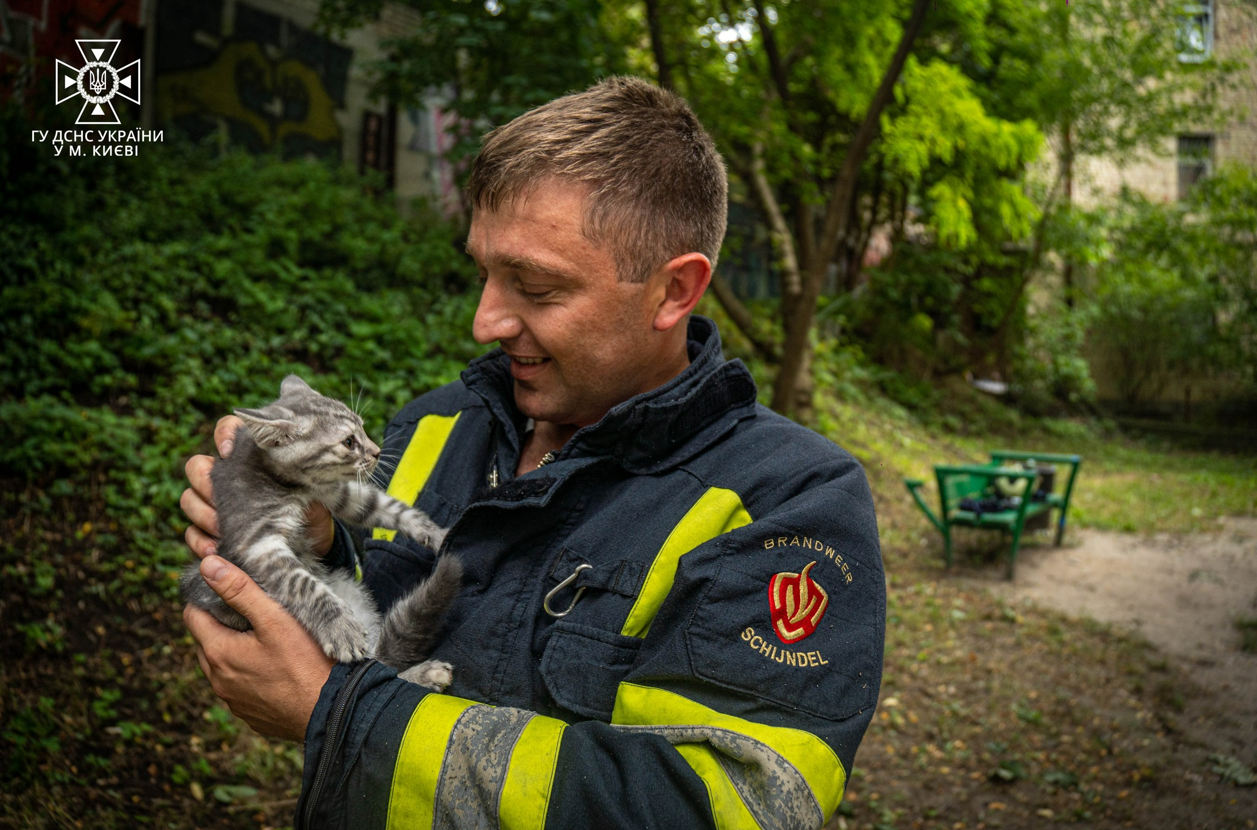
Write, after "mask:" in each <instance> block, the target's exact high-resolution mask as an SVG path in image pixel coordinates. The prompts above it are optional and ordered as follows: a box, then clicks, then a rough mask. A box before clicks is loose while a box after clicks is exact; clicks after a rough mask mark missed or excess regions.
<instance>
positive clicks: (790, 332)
mask: <svg viewBox="0 0 1257 830" xmlns="http://www.w3.org/2000/svg"><path fill="white" fill-rule="evenodd" d="M931 2H933V0H916V2H915V3H914V4H913V7H912V15H911V16H910V17H909V18H908V22H907V24H905V26H904V30H903V36H902V37H901V38H900V39H899V46H898V47H897V48H896V49H895V55H894V57H892V58H891V61H890V65H889V66H887V67H886V73H885V74H884V75H883V76H882V81H881V84H879V85H878V88H877V92H875V93H874V94H873V100H872V101H870V102H869V108H868V111H867V112H865V114H864V120H863V121H861V122H860V126H859V128H858V129H857V130H856V133H855V136H854V137H853V138H852V140H851V146H850V147H848V148H847V155H846V158H844V159H843V162H842V168H841V170H839V172H838V178H837V181H835V183H834V190H833V195H832V196H831V197H830V199H829V204H828V205H827V206H826V209H825V224H824V230H823V232H822V236H821V239H820V240H819V243H818V244H817V245H816V246H815V248H816V249H815V251H814V252H813V254H812V256H810V257H809V258H808V259H809V261H808V262H807V264H806V266H805V269H804V274H803V290H802V293H801V294H800V295H799V297H798V300H797V302H795V303H792V304H791V305H792V306H793V307H792V308H787V307H786V304H785V302H784V298H783V303H782V311H783V317H782V323H783V324H784V328H785V334H786V341H785V344H784V345H783V347H782V350H781V367H780V368H779V369H778V371H777V378H776V381H775V382H774V383H773V398H772V408H773V409H775V410H776V411H777V412H780V413H781V414H782V415H787V416H788V415H790V413H791V412H793V411H795V410H796V404H797V398H798V394H797V392H798V389H799V386H800V379H801V376H802V373H803V369H804V367H805V366H806V365H807V363H808V361H807V360H806V354H807V352H808V351H809V350H810V345H811V344H810V342H809V334H810V333H811V329H812V320H813V318H815V316H816V301H817V299H819V298H820V293H821V288H822V287H823V286H824V284H825V273H826V271H827V270H828V268H829V263H831V262H833V260H834V256H835V255H836V254H837V253H838V246H839V245H840V244H841V243H842V242H843V240H844V239H845V237H846V234H847V222H848V217H849V216H850V214H851V203H852V200H853V199H854V198H855V196H856V180H857V179H858V177H859V175H860V167H861V166H862V165H863V164H864V157H865V155H866V154H867V153H868V149H869V147H870V146H871V145H872V143H873V141H874V140H875V139H876V138H877V134H878V131H879V124H880V121H881V116H882V111H883V110H884V109H886V105H887V104H889V103H890V99H891V93H892V92H893V90H894V87H895V82H896V81H898V80H899V74H900V73H901V72H902V71H903V66H904V63H905V62H906V61H907V60H908V52H909V51H910V50H911V49H912V43H913V41H915V40H916V37H917V34H918V33H919V32H920V31H921V26H922V24H924V22H925V15H926V13H927V12H928V11H929V8H930V4H931Z"/></svg>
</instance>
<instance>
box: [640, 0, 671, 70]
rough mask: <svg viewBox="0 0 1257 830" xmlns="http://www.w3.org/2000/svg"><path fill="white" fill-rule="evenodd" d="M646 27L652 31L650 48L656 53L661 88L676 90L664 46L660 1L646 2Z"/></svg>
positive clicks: (650, 0) (656, 65)
mask: <svg viewBox="0 0 1257 830" xmlns="http://www.w3.org/2000/svg"><path fill="white" fill-rule="evenodd" d="M646 25H647V26H648V27H649V29H650V48H651V50H652V51H653V52H654V53H655V69H656V71H657V72H658V73H659V86H661V87H663V88H664V89H667V90H675V89H676V87H674V86H673V84H672V64H671V63H670V62H669V61H668V54H667V52H666V51H664V45H663V43H664V42H663V21H662V20H661V19H660V17H659V0H646Z"/></svg>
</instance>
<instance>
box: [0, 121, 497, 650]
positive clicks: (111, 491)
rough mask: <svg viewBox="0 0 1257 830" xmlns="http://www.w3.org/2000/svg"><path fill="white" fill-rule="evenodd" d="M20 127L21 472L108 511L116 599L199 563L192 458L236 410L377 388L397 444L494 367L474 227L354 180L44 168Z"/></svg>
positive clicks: (161, 155)
mask: <svg viewBox="0 0 1257 830" xmlns="http://www.w3.org/2000/svg"><path fill="white" fill-rule="evenodd" d="M0 128H3V132H2V133H0V146H3V147H5V148H6V150H5V152H4V154H3V155H0V160H3V161H7V162H8V163H9V164H10V165H11V166H10V167H9V168H7V169H5V170H3V172H2V173H0V179H3V181H4V182H5V185H4V187H5V190H6V193H7V195H8V198H6V200H5V202H4V203H3V205H2V206H0V214H2V216H0V219H2V220H3V221H2V222H0V284H2V285H3V288H2V289H0V419H3V422H4V423H5V426H6V432H7V435H6V441H5V442H3V444H2V445H0V477H3V478H7V479H10V480H19V481H25V482H27V483H29V484H32V485H35V489H34V490H33V491H32V492H33V493H34V494H35V499H36V500H35V502H33V503H31V504H29V505H28V507H29V508H31V509H40V508H41V506H42V509H47V508H48V507H49V506H50V502H49V501H48V500H49V499H50V498H55V497H58V496H60V497H80V498H81V497H84V496H89V495H91V496H95V497H98V498H100V499H101V500H102V501H103V502H104V505H105V508H106V511H107V514H108V515H109V517H110V518H111V519H112V520H114V521H116V522H117V524H118V525H120V530H119V535H120V537H121V540H124V541H125V544H120V543H119V539H118V538H117V537H116V536H115V535H114V534H112V533H110V534H103V533H102V534H100V535H99V537H97V539H96V542H97V544H98V546H99V547H100V548H102V549H104V550H106V551H107V552H108V551H109V550H110V548H114V550H116V551H117V552H108V553H107V555H106V557H105V558H104V559H103V560H102V561H101V562H100V564H99V568H100V570H101V571H103V572H106V573H111V574H112V575H113V578H114V586H115V587H122V588H124V589H126V590H132V591H138V592H142V593H147V592H149V591H150V590H151V589H152V583H153V581H154V577H155V576H156V575H157V574H159V573H162V572H165V571H169V570H172V569H173V567H174V564H175V563H177V562H181V561H182V560H183V558H184V556H185V555H186V554H185V553H184V552H183V551H182V550H181V545H180V544H179V538H180V530H181V528H182V519H181V517H180V514H179V513H178V511H177V501H178V497H179V493H180V492H181V490H182V489H183V487H184V484H183V476H182V468H183V463H184V461H185V460H186V459H187V457H188V456H189V455H191V454H193V453H194V452H196V451H198V450H203V449H205V448H206V446H207V441H206V439H207V437H208V435H209V434H210V432H211V430H212V425H213V422H214V420H215V419H217V418H218V417H221V416H222V415H225V414H227V413H228V412H230V411H231V409H232V408H233V407H236V406H241V405H255V404H259V403H261V402H263V401H265V400H268V399H272V398H274V396H275V395H276V394H277V390H278V388H279V381H280V380H281V379H282V378H283V376H284V375H285V374H288V373H289V372H297V373H299V374H302V375H304V376H305V377H306V378H307V379H310V380H311V381H312V382H313V385H314V386H315V387H316V388H318V389H319V390H320V391H323V392H325V393H327V394H329V395H333V396H335V397H339V398H341V399H344V400H348V399H349V398H350V395H351V394H353V395H354V396H357V395H358V394H359V388H360V387H363V386H365V387H366V388H367V390H368V396H369V398H370V399H371V400H372V402H373V403H374V406H372V407H371V408H370V409H368V411H367V412H366V414H365V417H366V420H367V424H368V429H369V430H370V431H372V432H373V433H374V434H376V435H377V436H378V435H379V434H380V431H381V426H382V423H383V420H384V418H385V417H387V416H388V415H391V414H392V413H393V412H395V411H396V410H397V409H398V408H399V407H400V406H401V405H402V404H403V403H404V402H405V401H407V400H409V399H410V398H411V397H413V396H414V395H416V394H418V393H421V392H423V391H425V390H427V389H430V388H433V387H435V386H438V385H440V384H442V383H445V382H448V381H449V380H452V379H453V378H455V377H457V374H458V372H459V371H460V369H461V368H462V367H463V366H465V365H466V361H467V360H468V359H469V358H470V357H472V356H474V355H475V354H476V353H478V352H479V351H480V349H479V347H477V346H476V345H475V344H474V343H472V342H471V341H470V338H469V336H468V333H469V331H470V320H471V315H472V313H473V311H474V306H475V296H474V292H470V291H469V290H468V288H469V286H470V284H471V280H470V277H471V272H470V269H469V268H468V265H467V263H466V258H465V256H464V255H463V254H462V253H461V252H460V251H459V250H458V246H457V244H456V242H457V240H456V236H457V234H456V231H455V229H454V228H452V227H451V226H450V225H449V224H448V223H446V222H445V221H443V220H441V219H440V218H438V217H436V216H434V215H431V214H428V213H426V212H424V211H423V209H422V208H421V207H420V208H419V212H418V216H417V217H416V219H415V220H414V221H407V220H405V219H403V218H402V217H401V216H400V215H399V214H398V212H397V211H396V209H395V208H394V207H393V205H392V204H391V202H389V201H386V200H383V199H378V198H374V197H373V196H372V195H371V193H370V190H369V189H368V188H367V187H366V186H364V185H365V184H366V183H364V182H362V181H360V180H359V179H357V178H356V177H355V176H353V175H352V174H349V173H346V172H344V171H343V170H341V169H338V168H333V167H328V166H325V165H323V164H318V163H313V162H304V161H294V162H281V161H279V160H277V159H275V158H271V157H261V158H251V157H248V156H244V155H228V156H225V157H222V158H212V157H210V156H209V155H207V154H205V153H203V152H200V151H197V150H194V149H191V148H185V147H173V148H169V149H167V150H166V151H164V152H153V153H151V154H149V155H148V156H146V158H144V159H141V160H135V161H131V162H124V161H122V160H119V161H118V163H117V164H116V165H115V166H107V165H96V166H92V167H90V168H89V167H87V166H84V167H83V168H82V169H81V170H71V169H65V168H63V167H61V166H60V165H59V164H57V163H56V162H54V161H51V160H41V159H40V158H38V157H35V158H25V157H24V156H23V152H24V151H23V149H22V148H23V146H24V145H26V144H29V141H28V139H27V136H26V134H25V133H24V132H23V131H22V128H21V122H20V121H19V120H18V118H17V116H16V114H14V113H13V112H11V111H6V112H5V113H4V114H3V117H2V118H0ZM50 485H51V486H50ZM122 550H125V557H124V556H122V555H121V551H122ZM6 558H7V557H6ZM39 576H40V575H39V574H38V573H37V574H36V578H37V580H38V579H39ZM38 584H39V583H38V581H37V586H38ZM165 585H166V588H167V590H168V591H170V592H173V591H174V582H173V580H169V581H166V582H165ZM49 587H51V586H49ZM28 636H29V632H28Z"/></svg>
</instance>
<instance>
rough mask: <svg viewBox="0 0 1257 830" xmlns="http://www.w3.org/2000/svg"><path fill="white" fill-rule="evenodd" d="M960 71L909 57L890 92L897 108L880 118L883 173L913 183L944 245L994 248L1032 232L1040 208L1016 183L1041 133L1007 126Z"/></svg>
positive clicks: (1025, 125)
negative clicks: (896, 83) (980, 97)
mask: <svg viewBox="0 0 1257 830" xmlns="http://www.w3.org/2000/svg"><path fill="white" fill-rule="evenodd" d="M975 86H976V84H975V83H974V82H973V80H971V79H970V78H968V77H966V76H965V75H964V74H963V73H962V71H961V70H960V68H959V67H956V66H953V65H950V64H947V63H943V62H942V61H937V60H936V61H933V62H930V63H928V64H922V63H920V62H918V61H917V60H916V59H915V58H911V57H910V58H909V60H908V64H907V66H905V67H904V72H903V79H902V82H901V83H900V84H899V85H897V86H896V87H895V97H896V100H897V101H898V103H899V105H900V108H901V109H900V111H899V112H898V113H897V114H896V115H894V116H893V117H892V116H891V115H887V116H884V117H883V135H884V139H883V150H882V152H883V155H884V158H885V167H886V170H887V172H888V173H889V174H890V175H892V176H895V177H896V178H899V179H901V180H903V181H905V182H912V183H917V185H918V186H919V188H920V191H919V192H920V193H921V194H922V195H923V197H924V199H923V203H924V206H925V207H926V212H925V218H926V221H928V222H929V223H930V224H931V225H932V226H933V227H934V228H935V229H936V231H937V234H938V241H939V243H940V244H941V245H943V246H944V247H947V248H957V249H964V248H968V247H970V246H972V245H974V244H975V243H977V242H979V240H981V242H982V243H983V244H984V245H986V246H988V247H989V248H998V246H999V245H1000V243H1002V242H1003V241H1005V240H1008V239H1014V240H1015V239H1023V238H1025V237H1027V236H1028V235H1029V234H1030V231H1031V228H1032V224H1033V222H1034V220H1035V219H1037V218H1038V211H1037V209H1036V208H1035V206H1034V204H1033V203H1032V202H1031V201H1030V198H1029V196H1028V195H1027V194H1026V192H1025V189H1024V188H1023V187H1022V186H1020V184H1019V183H1018V181H1017V180H1018V179H1019V178H1020V176H1021V175H1022V173H1023V171H1024V170H1025V167H1026V165H1028V164H1029V163H1030V162H1032V161H1034V160H1035V158H1036V157H1037V156H1038V152H1039V147H1040V145H1041V144H1042V141H1043V136H1042V134H1041V133H1040V132H1039V130H1038V128H1037V127H1036V126H1035V124H1034V123H1033V122H1032V121H1030V120H1029V119H1023V120H1021V121H1019V122H1016V123H1014V122H1011V121H1004V120H1002V119H1000V118H997V117H994V116H992V115H991V114H990V113H988V112H987V111H986V109H985V108H984V107H983V105H982V102H981V100H980V99H979V97H978V95H977V92H976V89H975Z"/></svg>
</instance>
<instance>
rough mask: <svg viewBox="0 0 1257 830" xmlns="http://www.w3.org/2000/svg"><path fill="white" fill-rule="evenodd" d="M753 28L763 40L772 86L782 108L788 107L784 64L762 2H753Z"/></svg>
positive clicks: (788, 89)
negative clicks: (775, 90) (756, 29)
mask: <svg viewBox="0 0 1257 830" xmlns="http://www.w3.org/2000/svg"><path fill="white" fill-rule="evenodd" d="M755 26H756V27H757V28H758V29H759V34H760V37H762V38H763V39H764V54H766V55H767V56H768V69H769V72H770V73H771V75H772V79H773V85H774V86H776V87H777V95H778V97H780V98H781V104H782V106H783V107H789V105H790V84H789V77H788V76H787V75H786V67H785V64H783V63H782V62H781V51H780V50H779V49H778V48H777V35H776V34H775V33H774V32H773V30H772V28H771V27H770V26H769V25H768V17H767V16H766V15H765V14H764V3H763V0H755Z"/></svg>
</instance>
